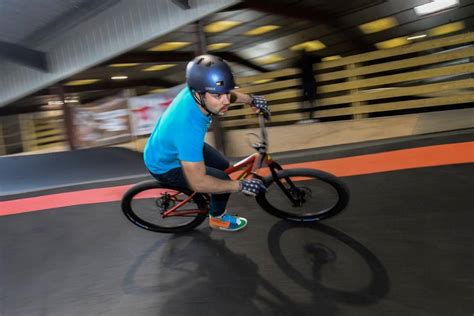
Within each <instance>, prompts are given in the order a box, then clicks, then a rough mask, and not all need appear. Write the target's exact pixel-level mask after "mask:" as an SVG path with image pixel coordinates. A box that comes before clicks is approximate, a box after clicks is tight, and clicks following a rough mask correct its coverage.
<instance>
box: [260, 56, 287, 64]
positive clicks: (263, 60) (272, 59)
mask: <svg viewBox="0 0 474 316" xmlns="http://www.w3.org/2000/svg"><path fill="white" fill-rule="evenodd" d="M283 59H284V58H283V57H281V56H280V55H277V54H270V55H266V56H263V57H259V58H257V59H256V60H257V62H258V63H259V64H262V65H268V64H274V63H277V62H279V61H282V60H283Z"/></svg>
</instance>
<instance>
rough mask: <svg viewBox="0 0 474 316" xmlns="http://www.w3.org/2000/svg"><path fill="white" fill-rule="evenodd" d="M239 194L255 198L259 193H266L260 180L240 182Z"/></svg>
mask: <svg viewBox="0 0 474 316" xmlns="http://www.w3.org/2000/svg"><path fill="white" fill-rule="evenodd" d="M239 191H240V192H242V193H243V194H245V195H248V196H257V195H258V194H259V193H260V192H266V191H267V188H266V187H265V185H264V184H263V182H262V180H260V179H256V178H254V179H246V180H240V189H239Z"/></svg>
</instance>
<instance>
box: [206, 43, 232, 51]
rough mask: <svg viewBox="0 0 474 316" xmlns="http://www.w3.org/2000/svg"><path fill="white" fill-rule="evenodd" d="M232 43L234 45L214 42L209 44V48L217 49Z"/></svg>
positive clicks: (211, 49) (210, 49)
mask: <svg viewBox="0 0 474 316" xmlns="http://www.w3.org/2000/svg"><path fill="white" fill-rule="evenodd" d="M230 45H232V43H214V44H209V45H207V49H208V50H209V51H215V50H219V49H224V48H227V47H229V46H230Z"/></svg>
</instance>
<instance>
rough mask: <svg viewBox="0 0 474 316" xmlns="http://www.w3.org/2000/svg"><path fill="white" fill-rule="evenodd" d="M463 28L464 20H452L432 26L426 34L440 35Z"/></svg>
mask: <svg viewBox="0 0 474 316" xmlns="http://www.w3.org/2000/svg"><path fill="white" fill-rule="evenodd" d="M464 28H465V25H464V22H462V21H461V22H454V23H449V24H445V25H441V26H438V27H435V28H432V29H431V30H428V34H430V36H440V35H444V34H449V33H454V32H457V31H460V30H463V29H464Z"/></svg>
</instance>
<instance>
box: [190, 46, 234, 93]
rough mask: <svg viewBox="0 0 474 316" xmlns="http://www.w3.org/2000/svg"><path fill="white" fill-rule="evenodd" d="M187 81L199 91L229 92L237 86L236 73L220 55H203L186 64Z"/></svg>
mask: <svg viewBox="0 0 474 316" xmlns="http://www.w3.org/2000/svg"><path fill="white" fill-rule="evenodd" d="M186 83H187V84H188V86H189V87H190V88H191V89H194V90H196V91H197V92H199V93H206V92H210V93H215V94H224V93H229V91H230V90H233V89H234V88H235V82H234V75H233V74H232V70H231V69H230V67H229V65H228V64H227V63H226V62H225V61H224V60H223V59H222V58H220V57H217V56H214V55H201V56H197V57H195V58H194V59H193V60H191V61H190V62H189V63H188V65H187V66H186Z"/></svg>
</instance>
